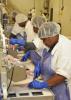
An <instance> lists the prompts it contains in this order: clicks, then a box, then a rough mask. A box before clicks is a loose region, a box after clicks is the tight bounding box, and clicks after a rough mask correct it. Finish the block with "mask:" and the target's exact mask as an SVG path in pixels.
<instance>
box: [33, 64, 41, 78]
mask: <svg viewBox="0 0 71 100" xmlns="http://www.w3.org/2000/svg"><path fill="white" fill-rule="evenodd" d="M40 74H41V66H40V62H38V63H37V64H36V65H35V69H34V79H35V78H37V77H38V76H39V75H40Z"/></svg>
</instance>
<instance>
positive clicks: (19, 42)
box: [16, 39, 26, 46]
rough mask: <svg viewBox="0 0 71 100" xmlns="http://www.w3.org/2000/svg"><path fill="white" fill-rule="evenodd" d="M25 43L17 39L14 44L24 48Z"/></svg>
mask: <svg viewBox="0 0 71 100" xmlns="http://www.w3.org/2000/svg"><path fill="white" fill-rule="evenodd" d="M25 43H26V41H25V40H24V39H17V41H16V44H18V45H19V46H24V45H25Z"/></svg>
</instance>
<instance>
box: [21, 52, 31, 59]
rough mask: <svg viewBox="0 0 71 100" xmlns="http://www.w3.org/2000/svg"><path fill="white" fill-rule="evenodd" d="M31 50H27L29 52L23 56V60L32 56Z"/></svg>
mask: <svg viewBox="0 0 71 100" xmlns="http://www.w3.org/2000/svg"><path fill="white" fill-rule="evenodd" d="M30 54H31V51H30V50H29V51H27V53H26V54H25V55H24V56H23V57H22V59H21V61H26V60H27V59H28V58H29V57H30Z"/></svg>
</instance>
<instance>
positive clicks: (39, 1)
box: [8, 0, 44, 14]
mask: <svg viewBox="0 0 71 100" xmlns="http://www.w3.org/2000/svg"><path fill="white" fill-rule="evenodd" d="M8 1H9V2H10V3H11V5H12V6H13V8H14V9H17V10H18V11H20V12H23V13H25V14H26V13H27V12H28V11H29V10H30V9H31V8H33V7H34V1H35V8H36V12H37V14H39V13H40V10H41V9H42V7H43V1H44V0H8Z"/></svg>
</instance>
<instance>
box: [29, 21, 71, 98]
mask: <svg viewBox="0 0 71 100" xmlns="http://www.w3.org/2000/svg"><path fill="white" fill-rule="evenodd" d="M38 35H39V37H40V38H41V39H42V40H43V43H44V44H45V45H46V46H47V47H49V48H50V49H49V51H48V52H47V50H46V49H44V50H43V53H42V55H43V58H42V59H41V61H40V62H39V63H38V66H37V68H36V67H35V70H34V75H35V76H37V77H38V76H39V75H40V74H41V77H42V79H43V81H42V82H40V81H39V80H36V79H35V80H34V81H32V82H31V83H29V87H30V88H37V89H42V88H50V89H51V90H52V91H53V93H54V94H55V100H71V99H70V92H69V82H70V81H71V41H70V40H69V39H67V38H66V37H65V36H63V35H61V34H60V26H59V25H58V24H57V23H55V22H47V23H44V24H43V25H42V26H41V27H40V29H39V32H38ZM37 69H39V71H38V70H37Z"/></svg>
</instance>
